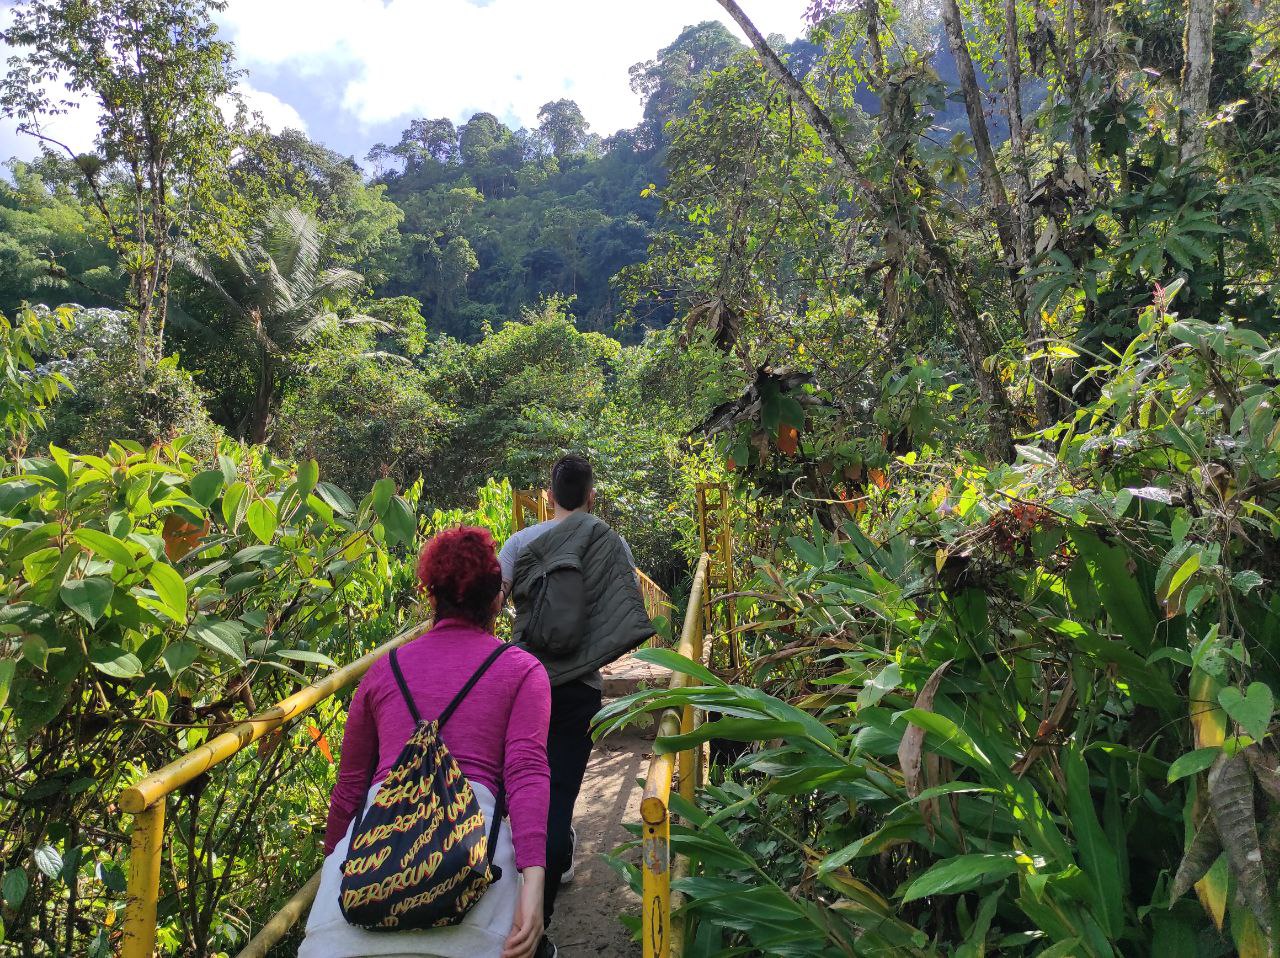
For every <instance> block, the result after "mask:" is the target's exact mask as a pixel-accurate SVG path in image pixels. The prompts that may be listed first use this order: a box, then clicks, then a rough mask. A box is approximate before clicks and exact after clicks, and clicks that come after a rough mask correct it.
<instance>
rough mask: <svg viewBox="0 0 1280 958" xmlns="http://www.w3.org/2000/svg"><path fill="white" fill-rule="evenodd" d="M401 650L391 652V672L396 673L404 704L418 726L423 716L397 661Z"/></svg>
mask: <svg viewBox="0 0 1280 958" xmlns="http://www.w3.org/2000/svg"><path fill="white" fill-rule="evenodd" d="M398 651H399V649H392V650H391V655H390V659H391V671H392V672H393V673H395V677H396V685H398V686H400V694H401V695H403V696H404V704H405V705H407V706H409V714H410V715H412V716H413V724H414V725H417V724H418V723H419V722H421V721H422V716H421V715H419V714H418V706H416V705H414V704H413V696H412V695H410V694H409V686H408V685H406V684H405V681H404V673H403V672H401V671H400V663H399V662H398V661H397V660H396V652H398Z"/></svg>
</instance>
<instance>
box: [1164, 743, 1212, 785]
mask: <svg viewBox="0 0 1280 958" xmlns="http://www.w3.org/2000/svg"><path fill="white" fill-rule="evenodd" d="M1221 754H1222V749H1220V748H1198V749H1195V750H1194V751H1191V752H1187V753H1186V754H1184V755H1179V756H1178V757H1177V758H1175V759H1174V760H1173V762H1172V763H1171V764H1170V765H1169V774H1168V780H1169V781H1170V782H1176V781H1177V780H1178V779H1180V778H1186V777H1187V776H1188V775H1194V774H1196V772H1203V771H1204V770H1205V769H1206V768H1208V767H1209V766H1210V765H1212V764H1213V762H1214V760H1215V759H1216V758H1217V757H1218V756H1219V755H1221Z"/></svg>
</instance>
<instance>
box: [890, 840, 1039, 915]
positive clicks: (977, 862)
mask: <svg viewBox="0 0 1280 958" xmlns="http://www.w3.org/2000/svg"><path fill="white" fill-rule="evenodd" d="M1017 870H1018V863H1017V861H1015V860H1014V855H1013V853H1012V852H1009V853H1005V854H999V855H995V854H973V855H956V856H954V857H952V858H947V859H944V860H942V861H940V862H938V863H937V864H936V865H934V866H933V867H932V868H930V869H929V870H928V871H927V872H925V873H924V874H923V875H921V876H920V877H919V878H917V879H916V880H915V881H913V882H912V883H911V885H910V886H909V887H908V888H907V891H906V894H905V895H903V897H902V903H903V904H904V905H905V904H906V903H907V902H912V901H916V900H918V899H921V898H928V897H929V896H930V895H954V894H956V893H958V892H962V891H969V890H970V889H973V888H978V887H979V886H981V885H985V884H988V883H989V882H993V881H999V880H1000V879H1002V878H1008V877H1009V876H1010V875H1012V874H1014V873H1015V872H1017Z"/></svg>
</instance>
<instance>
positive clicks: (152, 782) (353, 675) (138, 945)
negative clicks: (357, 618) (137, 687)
mask: <svg viewBox="0 0 1280 958" xmlns="http://www.w3.org/2000/svg"><path fill="white" fill-rule="evenodd" d="M423 629H424V626H422V625H415V626H414V627H413V628H411V629H406V630H405V631H404V632H401V633H400V634H399V635H397V636H396V637H395V638H394V639H392V640H391V641H390V642H387V643H386V644H384V645H382V646H379V647H378V648H377V649H375V650H374V651H372V652H370V653H369V654H368V655H364V656H362V657H360V658H358V659H356V660H355V661H354V662H352V663H351V664H350V665H347V666H344V667H343V668H340V669H337V670H336V671H333V672H330V673H329V674H328V675H327V676H325V677H324V678H322V679H320V680H319V681H317V682H313V683H312V684H311V685H308V686H307V687H306V688H304V689H301V690H300V691H298V692H295V693H293V695H290V696H289V697H288V698H286V699H282V700H281V701H279V702H277V703H276V704H275V705H273V706H272V707H271V708H269V709H267V710H266V711H265V712H260V713H258V714H257V715H254V716H252V717H251V718H249V719H247V720H245V721H243V722H241V723H240V724H239V725H236V726H234V727H233V728H232V729H231V730H230V731H227V732H223V733H222V734H221V735H219V736H217V737H216V738H212V739H210V740H209V741H208V742H205V743H204V744H203V745H201V746H200V747H199V748H196V749H193V750H192V751H190V752H188V753H187V754H186V755H184V756H182V757H181V758H179V759H178V760H177V761H174V762H170V763H169V764H168V765H166V766H165V767H164V768H162V769H160V770H159V771H156V772H152V773H151V774H150V775H148V776H147V777H146V778H143V779H141V780H140V781H138V782H137V783H136V784H134V785H133V786H132V787H130V788H127V789H125V790H124V791H123V792H122V793H121V794H120V802H119V805H120V809H121V811H124V812H128V813H129V814H130V815H132V816H133V832H132V836H131V848H130V853H129V886H128V890H127V892H126V896H127V897H126V900H125V912H124V931H123V938H122V941H121V943H120V955H121V956H122V958H152V954H153V952H154V951H155V946H156V903H157V901H158V900H159V896H160V858H161V852H162V850H163V848H164V812H165V799H166V798H167V797H168V796H169V795H171V794H173V792H175V791H177V790H178V789H180V788H181V787H182V786H183V785H186V784H187V783H188V782H190V781H191V780H192V779H194V778H196V777H197V776H200V775H203V774H204V773H205V772H207V771H209V770H210V769H211V768H213V767H214V766H216V765H220V764H221V763H223V762H225V761H226V760H227V759H229V758H231V757H232V756H233V755H235V754H236V753H238V752H240V751H241V750H243V749H244V748H246V747H247V746H249V745H252V744H253V743H254V742H256V741H257V740H258V739H260V738H262V737H263V736H264V735H267V734H270V733H271V732H274V731H276V730H277V729H279V728H282V727H283V726H284V725H285V724H286V723H287V722H290V721H292V720H293V719H296V718H297V717H298V716H299V715H302V714H303V713H305V712H307V711H309V710H310V709H312V708H314V707H315V706H316V705H317V704H318V703H319V702H321V701H323V700H324V699H327V698H328V697H329V696H331V695H333V694H335V693H336V692H340V691H341V690H342V689H345V688H346V687H347V686H349V685H352V684H353V683H355V682H357V681H359V679H360V677H361V676H362V675H364V674H365V672H367V671H369V667H370V666H371V665H373V663H374V662H376V661H378V659H380V658H382V656H384V655H386V654H387V652H389V651H391V650H392V649H394V648H395V647H396V646H399V645H404V644H405V643H406V642H408V641H409V640H410V639H412V638H414V637H415V636H417V635H421V634H422V631H423ZM318 886H319V882H318V881H317V880H316V879H314V878H313V879H312V880H311V881H310V882H309V883H308V884H307V886H306V887H307V888H309V889H310V890H311V897H312V898H314V897H315V889H316V888H317V887H318ZM304 891H305V889H304ZM300 894H301V893H300ZM297 897H298V896H295V898H297ZM291 904H293V902H291ZM310 904H311V902H310V899H308V900H306V901H305V902H303V903H301V904H300V905H299V906H298V908H297V911H299V912H300V911H305V910H306V908H307V906H309V905H310ZM295 917H296V916H295ZM285 930H287V926H286V929H285ZM262 937H263V936H262V935H261V934H259V935H258V936H257V938H255V939H254V940H253V941H251V942H250V943H249V946H248V947H246V949H245V950H244V951H242V952H241V953H240V955H241V956H243V958H251V956H254V955H261V954H265V953H266V948H261V950H254V949H255V942H259V939H261V938H262ZM272 943H274V942H272ZM267 947H269V944H268V946H267Z"/></svg>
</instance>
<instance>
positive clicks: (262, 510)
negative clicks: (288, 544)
mask: <svg viewBox="0 0 1280 958" xmlns="http://www.w3.org/2000/svg"><path fill="white" fill-rule="evenodd" d="M245 518H246V519H247V520H248V522H249V529H250V531H251V532H253V534H254V535H255V536H257V537H258V541H259V542H261V543H263V544H264V545H266V544H269V543H270V542H271V538H272V536H274V535H275V534H276V528H277V527H278V526H279V524H280V523H279V520H278V519H277V518H276V506H275V503H274V502H271V501H270V500H269V499H255V500H254V501H253V502H252V503H251V504H250V506H249V512H248V514H247V515H246V516H245Z"/></svg>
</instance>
